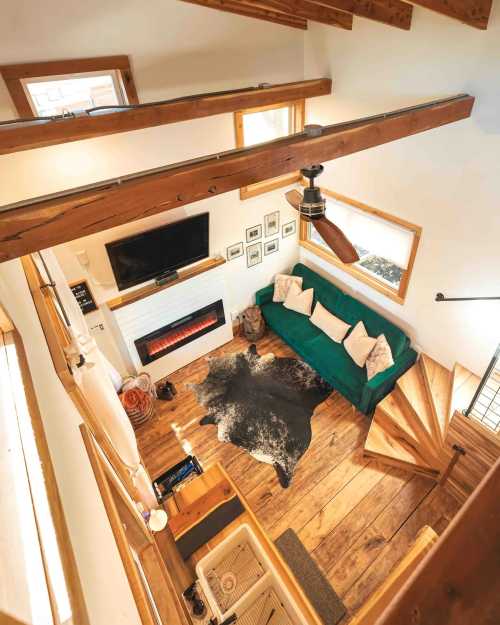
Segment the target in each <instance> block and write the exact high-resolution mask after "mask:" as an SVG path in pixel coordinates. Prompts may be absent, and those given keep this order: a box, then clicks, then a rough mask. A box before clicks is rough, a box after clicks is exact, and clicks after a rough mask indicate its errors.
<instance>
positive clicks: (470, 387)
mask: <svg viewBox="0 0 500 625" xmlns="http://www.w3.org/2000/svg"><path fill="white" fill-rule="evenodd" d="M480 382H481V378H480V377H479V376H477V375H476V374H475V373H472V371H469V369H467V368H466V367H464V366H463V365H461V364H460V363H459V362H457V363H455V367H454V368H453V389H452V400H451V412H452V413H454V412H455V411H456V410H458V411H460V412H461V411H462V410H465V409H466V408H467V407H468V406H469V404H470V402H471V401H472V398H473V397H474V393H475V392H476V390H477V387H478V386H479V383H480ZM450 417H451V415H450Z"/></svg>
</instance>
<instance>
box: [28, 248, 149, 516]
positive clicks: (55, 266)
mask: <svg viewBox="0 0 500 625" xmlns="http://www.w3.org/2000/svg"><path fill="white" fill-rule="evenodd" d="M42 254H43V259H44V261H45V263H46V265H47V267H48V269H49V271H50V274H51V277H52V279H53V280H54V282H55V285H56V288H57V292H58V294H59V297H60V298H61V302H62V305H63V307H64V310H65V311H66V314H67V315H68V318H69V320H70V323H71V332H72V335H73V338H74V342H75V345H74V349H75V351H76V352H79V353H81V354H83V356H84V357H85V362H86V366H83V367H80V368H78V367H73V376H74V379H75V382H76V384H77V385H78V386H79V387H80V389H81V391H82V393H83V395H84V396H85V399H86V400H87V402H88V403H89V406H90V408H91V410H92V411H93V412H94V414H95V415H96V417H97V418H98V420H99V422H100V423H101V425H102V427H103V429H104V431H105V433H106V435H107V437H108V439H109V441H110V443H111V445H112V446H113V448H114V449H115V451H116V453H117V454H118V456H119V458H120V459H121V461H122V462H123V464H124V465H125V466H126V468H127V470H128V471H129V473H130V475H131V477H132V480H133V483H134V485H135V487H136V488H137V490H138V493H139V495H140V498H141V502H142V503H143V504H144V505H145V506H146V507H148V508H154V507H156V506H157V500H156V497H155V495H154V492H153V489H152V487H151V483H150V480H149V478H148V475H147V472H146V470H145V469H144V467H143V466H142V464H141V461H140V456H139V450H138V448H137V439H136V437H135V432H134V429H133V428H132V425H131V423H130V421H129V418H128V417H127V414H126V412H125V410H124V408H123V406H122V404H121V402H120V400H119V398H118V395H117V394H116V391H115V388H114V386H113V383H112V381H111V376H110V373H109V372H110V368H112V365H111V364H110V363H109V361H108V360H107V359H106V358H105V356H104V355H103V354H102V353H101V351H100V350H99V348H98V347H97V344H96V342H95V341H94V339H93V338H92V337H91V336H90V334H89V331H88V328H87V324H86V323H85V318H84V316H83V314H82V312H81V310H80V307H79V306H78V303H77V301H76V299H75V297H74V295H73V293H72V291H71V289H70V288H69V286H68V284H67V281H66V278H65V276H64V274H63V272H62V270H61V267H60V266H59V263H58V261H57V259H56V257H55V255H54V253H53V252H52V250H45V251H43V252H42ZM34 258H35V262H36V263H37V266H38V268H39V270H40V272H41V274H42V276H45V270H44V268H43V265H42V264H41V262H40V259H39V258H38V255H37V254H36V255H35V256H34ZM75 360H77V358H76V359H75Z"/></svg>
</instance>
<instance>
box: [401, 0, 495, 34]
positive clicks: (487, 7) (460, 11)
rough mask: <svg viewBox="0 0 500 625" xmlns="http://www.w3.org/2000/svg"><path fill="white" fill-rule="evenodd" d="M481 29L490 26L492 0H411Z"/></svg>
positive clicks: (413, 2) (410, 0)
mask: <svg viewBox="0 0 500 625" xmlns="http://www.w3.org/2000/svg"><path fill="white" fill-rule="evenodd" d="M409 2H411V3H412V4H416V5H417V6H421V7H424V8H426V9H431V10H432V11H436V13H441V14H442V15H446V16H448V17H453V18H454V19H456V20H459V21H460V22H463V23H464V24H468V25H469V26H474V28H479V29H480V30H486V29H487V28H488V19H489V17H490V12H491V5H492V0H409Z"/></svg>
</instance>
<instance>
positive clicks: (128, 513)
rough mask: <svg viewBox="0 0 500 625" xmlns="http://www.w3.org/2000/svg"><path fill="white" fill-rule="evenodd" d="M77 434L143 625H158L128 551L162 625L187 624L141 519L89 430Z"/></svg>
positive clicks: (154, 543) (167, 575) (153, 541)
mask: <svg viewBox="0 0 500 625" xmlns="http://www.w3.org/2000/svg"><path fill="white" fill-rule="evenodd" d="M80 432H81V435H82V438H83V441H84V444H85V447H86V449H87V452H88V455H89V460H90V464H91V466H92V469H93V471H94V476H95V478H96V482H97V486H98V488H99V491H100V493H101V497H102V501H103V504H104V507H105V509H106V513H107V515H108V519H109V523H110V526H111V530H112V532H113V535H114V537H115V541H116V545H117V547H118V551H119V553H120V557H121V560H122V563H123V567H124V569H125V573H126V575H127V578H128V581H129V584H130V589H131V591H132V594H133V596H134V599H135V602H136V605H137V609H138V611H139V615H140V617H141V621H142V623H143V625H153V624H154V625H158V623H157V620H156V617H155V611H154V610H153V608H152V606H151V603H150V599H149V597H148V592H147V591H146V588H145V587H144V583H143V580H142V577H141V575H140V573H139V571H138V569H137V564H136V562H135V560H134V556H133V554H132V551H131V548H132V549H133V550H134V551H135V554H136V557H137V558H138V560H139V562H140V563H141V566H142V569H143V573H144V577H145V579H146V582H147V584H148V587H149V591H150V592H151V595H152V598H153V600H154V603H155V607H156V610H157V611H158V615H159V616H160V619H161V622H162V623H163V625H189V621H188V619H187V617H186V614H185V612H184V608H183V606H182V603H181V600H180V598H179V596H178V595H177V591H176V589H175V586H174V582H173V579H172V576H171V574H170V570H169V566H168V564H169V563H168V562H167V565H166V563H165V561H164V558H163V557H162V554H161V553H160V550H159V548H158V546H157V544H156V542H155V540H154V537H153V535H152V533H151V532H150V530H149V529H148V528H147V526H146V524H145V523H144V522H143V520H142V519H141V520H139V517H138V513H137V510H134V509H133V507H132V502H130V500H129V498H128V496H127V494H126V492H124V491H123V489H122V487H121V484H120V481H119V479H118V477H117V476H116V475H115V474H114V473H113V471H112V467H110V465H109V464H107V463H106V461H105V460H104V459H103V457H102V454H101V452H100V450H99V447H98V445H97V443H96V441H95V440H94V438H93V436H92V434H91V432H90V430H89V429H88V428H87V427H86V426H85V425H84V424H82V425H80ZM163 531H164V532H165V531H168V530H163Z"/></svg>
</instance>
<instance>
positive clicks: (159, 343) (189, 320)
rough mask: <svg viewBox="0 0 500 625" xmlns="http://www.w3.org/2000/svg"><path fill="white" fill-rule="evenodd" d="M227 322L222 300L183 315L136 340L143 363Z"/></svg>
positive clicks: (145, 363)
mask: <svg viewBox="0 0 500 625" xmlns="http://www.w3.org/2000/svg"><path fill="white" fill-rule="evenodd" d="M225 323H226V319H225V317H224V306H223V304H222V300H218V301H217V302H214V303H213V304H209V305H208V306H205V307H204V308H200V309H199V310H197V311H195V312H193V313H191V314H189V315H186V316H184V317H182V319H178V320H177V321H174V322H173V323H169V324H168V325H166V326H163V327H162V328H160V329H158V330H155V331H154V332H150V333H149V334H146V335H145V336H141V338H139V339H136V340H135V341H134V343H135V347H136V349H137V353H138V354H139V358H140V359H141V362H142V364H143V365H147V364H148V363H150V362H153V361H154V360H157V359H158V358H161V357H162V356H165V354H168V353H170V352H173V351H174V350H176V349H179V347H183V346H184V345H187V344H188V343H190V342H191V341H194V340H196V339H198V338H199V337H200V336H203V335H204V334H207V333H208V332H211V331H212V330H215V329H216V328H219V327H220V326H223V325H224V324H225Z"/></svg>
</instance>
